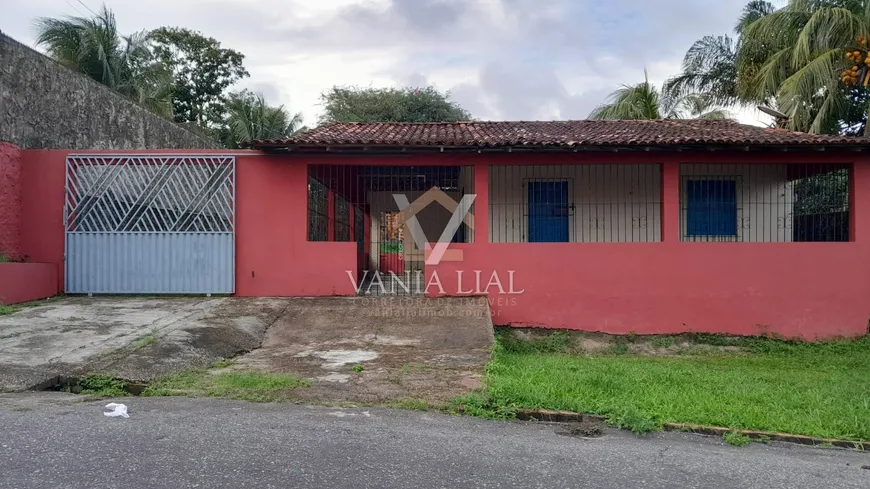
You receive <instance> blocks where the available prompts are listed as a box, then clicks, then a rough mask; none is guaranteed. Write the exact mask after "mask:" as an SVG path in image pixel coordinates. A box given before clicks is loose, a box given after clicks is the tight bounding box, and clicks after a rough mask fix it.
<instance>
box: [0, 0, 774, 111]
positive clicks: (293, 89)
mask: <svg viewBox="0 0 870 489" xmlns="http://www.w3.org/2000/svg"><path fill="white" fill-rule="evenodd" d="M0 1H2V3H3V15H2V17H0V30H2V31H3V32H5V33H6V34H7V35H10V36H11V37H14V38H16V39H18V40H19V41H21V42H24V43H26V44H28V45H30V46H33V45H34V38H35V36H34V31H33V20H34V19H35V18H36V17H39V16H61V15H90V12H89V11H88V8H90V9H92V10H97V9H98V8H99V6H100V2H99V0H0ZM746 1H747V0H720V1H717V2H713V1H710V0H318V1H316V2H315V1H311V0H307V1H306V0H135V1H131V0H110V1H108V2H107V5H108V6H109V7H110V8H111V9H112V10H114V12H115V15H116V17H117V20H118V25H119V28H120V29H121V31H122V32H123V33H130V32H133V31H137V30H141V29H152V28H156V27H160V26H167V25H168V26H182V27H187V28H191V29H195V30H199V31H201V32H203V33H204V34H206V35H208V36H212V37H215V38H217V39H218V40H219V41H221V42H222V43H223V45H224V46H226V47H230V48H233V49H236V50H239V51H241V52H243V53H244V54H245V55H246V59H245V64H246V66H247V68H248V70H249V71H250V72H251V77H250V78H249V79H247V80H245V81H244V82H243V83H242V84H241V87H244V88H251V89H254V90H256V91H260V92H262V93H263V94H264V95H265V96H266V98H267V99H268V100H269V101H270V102H271V103H274V104H279V103H280V104H284V105H285V106H286V107H287V108H288V109H290V110H292V111H294V112H297V111H298V112H302V114H303V115H304V117H305V121H306V123H307V124H314V123H316V119H317V115H318V114H319V113H320V106H319V105H318V103H319V102H318V96H319V94H320V93H321V92H322V91H324V90H325V89H327V88H329V87H330V86H332V85H358V86H374V87H381V86H397V85H398V86H405V85H413V86H425V85H434V86H436V87H437V88H438V89H440V90H450V91H451V93H452V95H453V98H454V99H456V100H457V101H458V102H459V103H460V104H461V105H462V106H464V107H465V108H466V109H468V110H469V111H471V113H472V115H473V116H474V117H475V118H478V119H484V120H499V119H501V120H547V119H579V118H585V117H586V116H587V115H588V114H589V112H590V111H591V110H592V109H593V108H594V107H595V106H596V105H597V104H599V103H600V102H602V101H603V100H604V98H605V97H606V96H607V94H608V93H609V92H610V91H612V90H613V89H614V88H616V87H617V86H618V85H619V84H621V83H636V82H638V81H641V80H642V79H643V70H644V68H646V69H647V71H648V72H649V77H650V79H651V81H653V82H654V83H656V84H657V85H660V84H661V82H662V81H663V80H665V79H667V78H668V77H669V76H671V75H673V74H675V73H677V72H678V71H679V68H680V61H681V60H682V57H683V54H684V53H685V51H686V49H688V47H689V46H690V45H691V44H692V42H693V41H695V40H696V39H698V38H699V37H701V36H704V35H707V34H716V35H718V34H725V33H730V32H731V30H732V27H733V25H734V22H735V20H736V19H737V16H738V14H739V12H740V10H741V8H742V7H743V5H744V4H745V3H746ZM775 3H777V4H782V3H783V2H782V1H779V2H775ZM736 115H737V117H738V118H739V119H740V120H741V121H742V122H746V123H753V124H761V123H767V122H768V120H767V118H766V117H765V116H764V115H763V114H760V113H758V112H757V111H754V110H752V111H745V110H744V111H739V112H737V113H736Z"/></svg>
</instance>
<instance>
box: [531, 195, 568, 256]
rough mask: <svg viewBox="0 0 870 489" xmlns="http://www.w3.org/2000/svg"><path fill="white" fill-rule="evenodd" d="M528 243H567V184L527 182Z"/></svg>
mask: <svg viewBox="0 0 870 489" xmlns="http://www.w3.org/2000/svg"><path fill="white" fill-rule="evenodd" d="M529 242H530V243H565V242H568V182H567V181H566V180H560V181H548V182H529Z"/></svg>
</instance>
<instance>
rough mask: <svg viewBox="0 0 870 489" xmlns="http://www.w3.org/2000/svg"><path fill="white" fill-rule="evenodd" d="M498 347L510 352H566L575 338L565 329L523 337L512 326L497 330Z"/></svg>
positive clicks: (569, 349)
mask: <svg viewBox="0 0 870 489" xmlns="http://www.w3.org/2000/svg"><path fill="white" fill-rule="evenodd" d="M496 339H497V343H496V348H499V349H501V350H502V351H505V352H509V353H521V354H528V353H566V352H569V351H571V348H572V347H573V344H574V342H573V340H572V339H571V335H570V334H568V333H567V332H565V331H553V332H552V333H550V334H549V335H546V336H540V337H536V338H529V339H521V338H520V337H519V336H517V333H516V332H515V331H513V330H512V329H510V328H503V329H499V330H497V331H496Z"/></svg>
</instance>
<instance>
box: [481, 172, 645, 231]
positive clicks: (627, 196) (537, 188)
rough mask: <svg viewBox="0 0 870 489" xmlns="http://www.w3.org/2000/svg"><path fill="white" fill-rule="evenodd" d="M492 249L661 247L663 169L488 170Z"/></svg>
mask: <svg viewBox="0 0 870 489" xmlns="http://www.w3.org/2000/svg"><path fill="white" fill-rule="evenodd" d="M489 220H490V225H489V238H490V242H493V243H527V242H550V243H553V242H575V243H591V242H653V241H661V165H659V164H655V163H650V164H612V165H594V164H592V165H590V164H578V165H518V166H491V167H490V168H489Z"/></svg>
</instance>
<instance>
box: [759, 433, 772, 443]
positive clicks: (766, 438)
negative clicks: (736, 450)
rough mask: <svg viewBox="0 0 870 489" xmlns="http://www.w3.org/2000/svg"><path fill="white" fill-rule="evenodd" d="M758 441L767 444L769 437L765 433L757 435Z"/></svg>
mask: <svg viewBox="0 0 870 489" xmlns="http://www.w3.org/2000/svg"><path fill="white" fill-rule="evenodd" d="M758 441H759V442H761V443H764V444H765V445H767V444H768V443H770V437H769V436H767V435H758Z"/></svg>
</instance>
